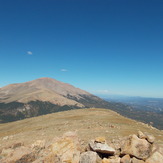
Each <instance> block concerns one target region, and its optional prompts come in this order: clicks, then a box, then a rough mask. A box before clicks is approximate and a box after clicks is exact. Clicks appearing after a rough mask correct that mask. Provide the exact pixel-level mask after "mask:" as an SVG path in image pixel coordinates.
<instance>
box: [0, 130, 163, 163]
mask: <svg viewBox="0 0 163 163" xmlns="http://www.w3.org/2000/svg"><path fill="white" fill-rule="evenodd" d="M0 162H1V163H32V162H33V163H163V146H161V145H157V144H156V143H155V138H154V137H153V136H152V135H150V134H148V133H142V132H141V131H139V132H138V134H137V135H130V136H128V137H125V138H121V139H117V140H114V141H112V143H110V144H109V145H108V144H107V142H106V139H105V138H104V137H98V138H95V139H94V140H91V141H90V142H89V144H88V146H87V147H84V148H83V147H82V145H81V143H80V141H79V139H78V137H77V135H76V133H74V132H68V133H66V134H64V135H63V136H62V137H61V138H55V139H54V140H52V141H50V142H46V141H45V140H37V141H36V142H35V143H33V144H32V145H29V146H24V144H23V143H21V142H18V143H15V144H12V145H11V146H8V147H6V148H3V149H0Z"/></svg>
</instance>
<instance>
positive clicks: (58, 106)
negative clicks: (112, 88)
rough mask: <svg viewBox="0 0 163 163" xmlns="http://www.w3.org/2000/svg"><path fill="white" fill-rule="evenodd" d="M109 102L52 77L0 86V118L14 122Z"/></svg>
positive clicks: (106, 104)
mask: <svg viewBox="0 0 163 163" xmlns="http://www.w3.org/2000/svg"><path fill="white" fill-rule="evenodd" d="M108 105H109V103H108V102H106V101H104V100H102V99H100V98H98V97H97V96H94V95H92V94H90V93H88V92H86V91H84V90H81V89H79V88H75V87H74V86H72V85H70V84H67V83H63V82H60V81H57V80H55V79H51V78H40V79H36V80H33V81H29V82H25V83H18V84H10V85H7V86H5V87H2V88H0V120H1V122H8V121H14V120H19V119H24V118H27V117H33V116H38V115H43V114H47V113H53V112H57V111H62V110H70V109H78V108H88V107H103V108H106V107H108Z"/></svg>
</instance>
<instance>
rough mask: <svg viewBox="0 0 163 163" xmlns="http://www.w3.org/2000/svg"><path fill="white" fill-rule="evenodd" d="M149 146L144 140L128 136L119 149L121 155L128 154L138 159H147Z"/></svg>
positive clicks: (149, 150)
mask: <svg viewBox="0 0 163 163" xmlns="http://www.w3.org/2000/svg"><path fill="white" fill-rule="evenodd" d="M150 152H151V144H150V143H149V142H147V141H146V140H145V139H139V138H138V137H137V136H136V135H131V136H129V138H128V140H127V141H126V142H125V143H124V145H123V146H122V147H121V154H124V155H126V154H129V155H130V156H135V157H136V158H139V159H143V160H145V159H147V158H148V157H149V156H150Z"/></svg>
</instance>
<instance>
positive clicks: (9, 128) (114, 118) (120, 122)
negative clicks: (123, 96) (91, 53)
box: [0, 108, 163, 148]
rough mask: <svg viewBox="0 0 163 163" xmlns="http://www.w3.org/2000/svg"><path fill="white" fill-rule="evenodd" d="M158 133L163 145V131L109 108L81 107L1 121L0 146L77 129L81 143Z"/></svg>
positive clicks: (158, 140) (26, 142)
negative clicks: (142, 133) (100, 137)
mask: <svg viewBox="0 0 163 163" xmlns="http://www.w3.org/2000/svg"><path fill="white" fill-rule="evenodd" d="M138 130H140V131H142V132H148V133H150V134H152V135H154V136H155V137H156V139H157V142H158V143H159V144H163V131H161V130H158V129H156V128H153V127H151V126H148V125H147V124H143V123H141V122H137V121H135V120H131V119H128V118H125V117H123V116H121V115H119V114H117V113H116V112H113V111H111V110H106V109H100V108H99V109H94V108H92V109H80V110H71V111H64V112H58V113H53V114H48V115H43V116H39V117H34V118H28V119H24V120H21V121H16V122H11V123H6V124H0V147H1V148H3V147H4V146H8V145H10V144H12V143H15V142H23V143H24V145H28V144H32V143H33V142H35V141H36V140H44V139H45V140H49V141H51V140H52V139H54V138H55V137H60V136H62V135H63V134H64V133H65V132H67V131H76V132H77V134H78V136H79V138H80V139H81V142H83V143H88V141H90V140H91V139H94V138H96V137H99V136H103V137H105V138H106V140H107V141H110V140H112V139H116V138H119V137H124V136H128V135H130V134H137V131H138Z"/></svg>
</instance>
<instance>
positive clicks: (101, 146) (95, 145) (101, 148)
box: [89, 140, 115, 155]
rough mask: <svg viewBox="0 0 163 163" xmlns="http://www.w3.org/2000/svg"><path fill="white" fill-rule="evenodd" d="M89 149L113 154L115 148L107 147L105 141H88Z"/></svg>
mask: <svg viewBox="0 0 163 163" xmlns="http://www.w3.org/2000/svg"><path fill="white" fill-rule="evenodd" d="M89 145H90V147H91V149H92V150H93V151H95V152H99V153H103V154H110V155H114V153H115V149H114V148H112V147H109V146H108V145H107V144H106V143H104V144H103V143H97V142H95V141H93V140H92V141H90V143H89Z"/></svg>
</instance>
